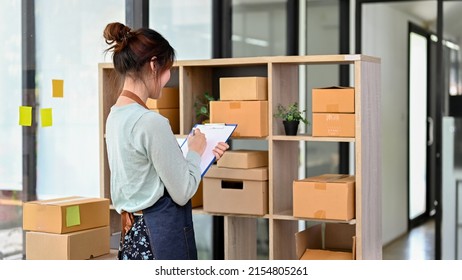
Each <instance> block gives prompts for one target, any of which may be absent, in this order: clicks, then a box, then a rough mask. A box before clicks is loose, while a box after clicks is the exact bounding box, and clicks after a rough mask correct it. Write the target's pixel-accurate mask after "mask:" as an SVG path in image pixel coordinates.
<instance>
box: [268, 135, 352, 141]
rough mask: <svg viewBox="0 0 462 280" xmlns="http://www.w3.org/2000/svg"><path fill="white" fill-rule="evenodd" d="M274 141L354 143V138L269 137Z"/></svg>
mask: <svg viewBox="0 0 462 280" xmlns="http://www.w3.org/2000/svg"><path fill="white" fill-rule="evenodd" d="M271 139H272V140H275V141H309V142H355V141H356V139H355V138H349V137H348V138H347V137H314V136H311V135H307V134H301V135H295V136H287V135H273V136H272V137H271Z"/></svg>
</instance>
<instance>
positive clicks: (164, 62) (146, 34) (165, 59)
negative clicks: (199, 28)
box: [103, 22, 175, 78]
mask: <svg viewBox="0 0 462 280" xmlns="http://www.w3.org/2000/svg"><path fill="white" fill-rule="evenodd" d="M103 36H104V39H105V40H106V43H107V44H108V45H111V46H110V47H109V48H107V49H106V52H108V51H112V52H113V54H112V60H113V62H114V68H115V70H116V71H117V72H118V73H119V74H121V75H123V76H125V75H132V76H133V77H134V78H142V70H143V67H144V66H145V65H146V63H149V62H150V61H151V59H152V58H153V57H156V60H155V65H156V68H157V71H156V73H157V74H156V75H157V76H158V77H159V76H160V75H161V73H163V72H164V71H166V70H169V69H170V68H171V67H172V65H173V62H174V61H175V50H174V49H173V48H172V46H170V44H169V42H168V41H167V40H166V39H165V38H164V37H163V36H162V35H161V34H159V33H158V32H156V31H154V30H152V29H149V28H140V29H137V30H132V29H131V28H130V27H128V26H125V25H124V24H122V23H120V22H113V23H109V24H108V25H107V26H106V28H105V29H104V32H103Z"/></svg>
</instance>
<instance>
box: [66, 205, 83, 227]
mask: <svg viewBox="0 0 462 280" xmlns="http://www.w3.org/2000/svg"><path fill="white" fill-rule="evenodd" d="M78 225H80V207H79V206H78V205H74V206H69V207H67V208H66V227H72V226H78Z"/></svg>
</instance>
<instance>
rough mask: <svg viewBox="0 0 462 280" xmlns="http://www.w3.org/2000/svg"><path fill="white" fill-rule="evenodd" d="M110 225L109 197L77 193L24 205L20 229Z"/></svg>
mask: <svg viewBox="0 0 462 280" xmlns="http://www.w3.org/2000/svg"><path fill="white" fill-rule="evenodd" d="M107 225H109V199H106V198H85V197H79V196H72V197H64V198H58V199H49V200H37V201H30V202H26V203H24V204H23V229H24V230H31V231H39V232H49V233H67V232H75V231H80V230H85V229H91V228H97V227H102V226H107Z"/></svg>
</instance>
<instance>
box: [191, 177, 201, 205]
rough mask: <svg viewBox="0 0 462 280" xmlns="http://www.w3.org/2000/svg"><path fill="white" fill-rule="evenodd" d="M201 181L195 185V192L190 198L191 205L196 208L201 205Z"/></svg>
mask: <svg viewBox="0 0 462 280" xmlns="http://www.w3.org/2000/svg"><path fill="white" fill-rule="evenodd" d="M202 185H203V182H202V181H201V182H200V183H199V187H197V191H196V193H195V194H194V195H193V197H192V198H191V207H192V208H196V207H200V206H202V205H203V187H202Z"/></svg>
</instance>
